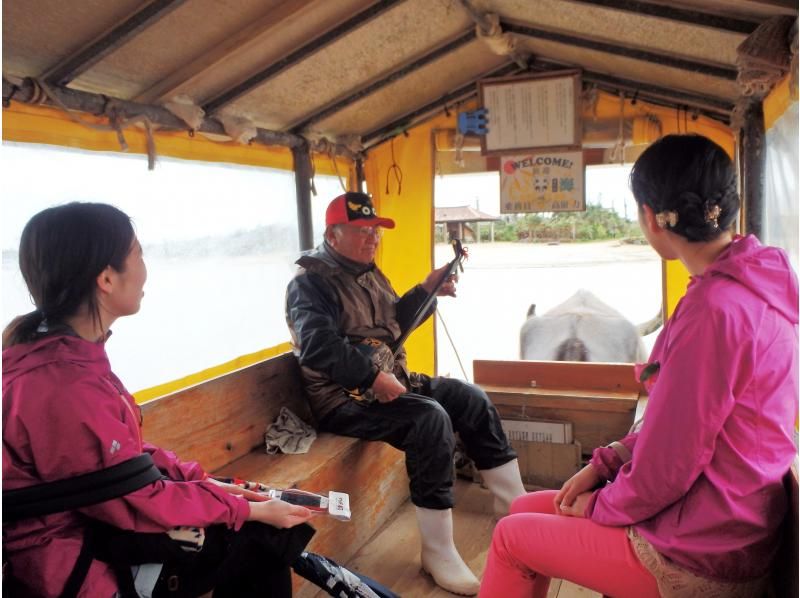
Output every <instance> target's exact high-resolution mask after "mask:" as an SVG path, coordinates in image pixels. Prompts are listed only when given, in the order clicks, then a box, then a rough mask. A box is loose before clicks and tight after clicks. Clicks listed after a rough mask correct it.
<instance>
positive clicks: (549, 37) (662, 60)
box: [501, 20, 737, 81]
mask: <svg viewBox="0 0 800 598" xmlns="http://www.w3.org/2000/svg"><path fill="white" fill-rule="evenodd" d="M501 25H502V27H503V31H508V32H510V33H515V34H517V35H522V36H526V37H530V38H533V39H541V40H546V41H552V42H556V43H561V44H567V45H570V46H576V47H579V48H586V49H588V50H595V51H598V52H605V53H607V54H613V55H615V56H623V57H626V58H632V59H634V60H641V61H644V62H650V63H653V64H658V65H660V66H665V67H671V68H675V69H680V70H684V71H689V72H692V73H699V74H702V75H708V76H711V77H717V78H720V79H725V80H728V81H735V80H736V76H737V70H736V69H735V68H733V67H726V66H718V65H713V64H708V63H706V62H699V61H697V60H689V59H686V58H681V57H679V56H675V55H672V54H666V53H663V52H655V51H653V50H643V49H640V48H634V47H630V46H624V45H621V44H618V43H611V42H606V41H599V40H595V39H590V38H587V37H582V36H579V35H576V34H574V33H570V34H566V33H560V32H556V31H549V30H546V29H541V28H539V27H533V26H531V25H528V24H521V23H516V22H510V21H506V20H503V21H502V22H501Z"/></svg>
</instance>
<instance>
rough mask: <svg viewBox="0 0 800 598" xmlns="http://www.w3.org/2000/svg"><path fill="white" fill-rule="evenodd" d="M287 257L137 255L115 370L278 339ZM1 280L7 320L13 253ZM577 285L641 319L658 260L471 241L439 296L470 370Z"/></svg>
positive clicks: (159, 376)
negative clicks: (454, 282)
mask: <svg viewBox="0 0 800 598" xmlns="http://www.w3.org/2000/svg"><path fill="white" fill-rule="evenodd" d="M436 254H437V260H436V262H437V264H443V263H444V262H445V261H447V260H449V259H451V257H452V250H451V249H450V248H449V246H447V245H439V246H437V248H436ZM294 257H295V256H293V255H288V254H286V255H283V254H272V255H268V256H262V257H227V258H214V259H212V258H197V259H185V258H184V259H182V260H180V261H178V260H174V259H168V258H157V257H149V258H146V259H147V265H148V279H147V284H146V286H145V297H144V300H143V302H142V309H141V311H140V312H139V314H137V315H135V316H133V317H128V318H122V319H120V320H118V321H117V323H116V324H114V335H113V336H112V338H111V339H110V340H109V342H108V353H109V357H110V359H111V363H112V366H113V368H114V370H115V372H117V374H118V375H119V376H120V378H122V380H123V381H124V382H125V384H126V386H127V387H128V388H129V389H131V390H132V391H136V390H141V389H143V388H148V387H150V386H154V385H157V384H161V383H163V382H168V381H170V380H174V379H176V378H180V377H182V376H185V375H187V374H191V373H193V372H196V371H199V370H202V369H204V368H207V367H210V366H213V365H217V364H219V363H223V362H225V361H228V360H230V359H233V358H235V357H238V356H239V355H243V354H245V353H251V352H254V351H258V350H260V349H263V348H265V347H271V346H274V345H276V344H279V343H282V342H285V341H287V340H288V336H289V335H288V332H287V329H286V323H285V321H284V315H283V313H284V311H283V310H284V307H283V305H284V292H285V289H286V284H287V283H288V281H289V279H290V277H291V276H292V273H293V272H294V265H293V263H292V262H293V259H294ZM2 282H3V288H2V300H3V303H2V319H3V323H6V322H8V320H10V319H11V317H13V316H15V315H17V314H20V313H24V312H28V311H30V310H31V309H32V307H31V304H30V301H29V299H28V296H27V291H26V290H25V288H24V285H23V283H22V279H21V276H20V274H19V270H18V267H17V264H16V261H8V260H4V262H3V271H2ZM579 288H586V289H589V290H591V291H593V292H594V293H595V294H596V295H598V297H600V298H601V299H602V300H604V301H606V302H607V303H608V304H609V305H611V306H612V307H614V308H615V309H617V310H619V311H621V312H622V313H624V314H626V315H627V316H628V317H629V318H630V319H631V320H632V321H633V322H635V323H638V322H640V321H644V320H647V319H649V318H650V317H652V316H653V315H654V314H655V313H656V311H657V310H658V309H659V306H660V304H661V267H660V261H659V260H658V258H657V256H656V255H655V254H654V253H653V252H652V250H650V249H649V248H648V247H636V246H619V245H618V244H615V243H594V244H582V245H561V246H547V245H529V244H510V243H495V244H486V243H484V244H481V245H474V246H473V247H471V255H470V259H469V260H468V261H467V263H466V271H465V273H464V274H463V275H462V276H461V280H460V282H459V289H458V297H457V298H456V299H452V298H449V297H446V298H442V299H441V300H440V301H439V311H440V314H441V316H442V319H443V320H444V323H445V324H446V325H447V327H448V329H449V330H450V333H451V335H452V336H453V338H454V341H455V344H456V347H457V349H458V352H459V354H460V356H461V359H462V361H463V362H464V365H465V367H466V369H467V374H468V378H471V377H472V360H473V359H516V358H517V356H518V351H519V328H520V326H521V325H522V324H523V322H524V321H525V316H526V313H527V311H528V307H529V305H530V304H531V303H536V304H537V313H539V314H542V313H544V312H545V311H546V310H547V309H549V308H551V307H553V306H555V305H556V304H558V303H560V302H561V301H563V300H565V299H567V298H568V297H569V296H570V295H572V293H574V292H575V291H576V290H577V289H579ZM397 290H398V291H399V292H401V293H402V292H403V291H404V290H405V289H397ZM437 335H438V362H439V372H440V373H450V374H451V375H452V376H454V377H463V375H462V373H461V371H460V368H459V366H458V362H457V360H456V355H455V351H454V349H453V347H452V346H451V345H450V343H449V341H448V340H447V337H446V336H445V333H444V329H443V328H442V324H441V322H440V323H439V326H438V331H437ZM650 344H652V339H651V340H650Z"/></svg>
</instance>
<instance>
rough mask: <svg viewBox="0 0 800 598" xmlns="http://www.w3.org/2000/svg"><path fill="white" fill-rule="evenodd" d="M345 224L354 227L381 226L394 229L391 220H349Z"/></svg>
mask: <svg viewBox="0 0 800 598" xmlns="http://www.w3.org/2000/svg"><path fill="white" fill-rule="evenodd" d="M347 224H352V225H354V226H382V227H383V228H394V220H392V219H391V218H359V219H358V220H351V221H350V222H348V223H347Z"/></svg>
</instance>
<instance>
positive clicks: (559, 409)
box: [473, 360, 646, 456]
mask: <svg viewBox="0 0 800 598" xmlns="http://www.w3.org/2000/svg"><path fill="white" fill-rule="evenodd" d="M473 375H474V380H475V383H476V384H478V385H479V386H480V387H481V388H483V389H484V390H485V391H486V393H487V394H488V395H489V398H491V399H492V402H493V403H494V404H495V406H496V407H497V410H498V411H499V412H500V416H501V417H503V418H504V419H520V420H535V419H545V420H563V421H569V422H572V426H573V428H572V429H573V439H574V441H575V442H577V443H578V444H580V446H581V450H582V451H583V454H584V456H588V455H590V454H591V452H592V451H593V450H594V449H595V448H597V447H598V446H605V445H607V444H609V443H611V442H613V441H615V440H619V439H620V438H622V437H623V436H625V434H627V433H628V430H629V429H630V427H631V426H632V425H633V422H634V420H635V418H636V415H637V408H638V409H639V411H641V410H642V408H643V405H644V404H645V402H646V393H645V390H644V387H642V385H641V384H640V383H639V382H637V381H636V379H635V376H634V371H633V365H632V364H616V363H585V362H552V361H483V360H476V361H474V362H473Z"/></svg>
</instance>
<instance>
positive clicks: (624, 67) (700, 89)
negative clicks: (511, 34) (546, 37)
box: [522, 38, 739, 101]
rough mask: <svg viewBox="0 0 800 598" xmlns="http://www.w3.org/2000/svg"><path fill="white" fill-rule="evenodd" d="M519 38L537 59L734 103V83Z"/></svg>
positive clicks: (570, 47) (592, 51) (647, 63)
mask: <svg viewBox="0 0 800 598" xmlns="http://www.w3.org/2000/svg"><path fill="white" fill-rule="evenodd" d="M522 39H524V42H523V44H524V46H525V47H526V48H528V50H529V51H531V52H533V53H534V54H535V55H537V56H539V57H541V58H544V59H550V60H557V61H559V62H563V63H566V64H571V65H580V66H582V67H583V68H584V69H585V70H590V71H595V72H598V73H604V74H607V75H611V76H614V77H619V78H623V79H631V80H635V81H641V82H643V83H651V84H653V85H658V86H659V87H665V88H675V89H677V90H684V91H690V92H694V93H696V94H700V95H705V96H710V97H716V98H721V99H726V100H730V101H733V100H735V99H736V98H737V97H738V94H739V92H738V90H737V88H736V82H735V81H730V80H725V79H718V78H715V77H709V76H708V75H701V74H696V73H691V72H689V71H685V70H681V69H676V68H672V67H668V66H661V65H658V64H654V63H652V62H645V61H642V60H635V59H633V58H625V57H622V56H615V55H613V54H608V53H606V52H598V51H595V50H586V49H583V48H576V47H573V46H568V45H565V44H559V43H555V42H549V41H541V40H532V39H531V38H522Z"/></svg>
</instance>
